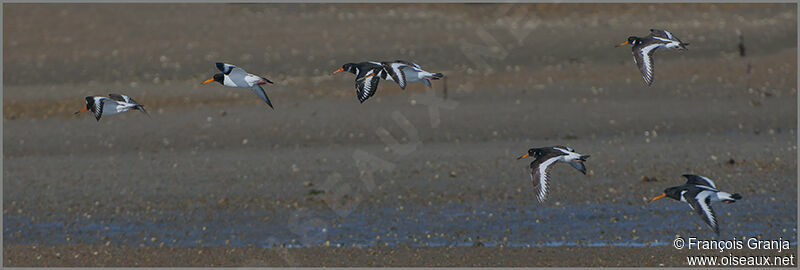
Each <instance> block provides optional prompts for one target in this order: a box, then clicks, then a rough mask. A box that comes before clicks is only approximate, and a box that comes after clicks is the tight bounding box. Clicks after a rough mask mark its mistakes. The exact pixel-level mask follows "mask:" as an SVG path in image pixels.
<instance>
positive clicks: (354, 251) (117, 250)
mask: <svg viewBox="0 0 800 270" xmlns="http://www.w3.org/2000/svg"><path fill="white" fill-rule="evenodd" d="M5 249H6V250H5V251H4V255H3V258H4V260H5V263H6V265H14V266H22V267H24V266H50V267H75V266H106V267H119V266H140V267H154V266H162V267H176V266H206V267H212V266H213V267H220V266H223V267H248V266H251V267H252V266H262V267H263V266H270V267H309V266H317V267H319V266H322V267H357V266H372V267H401V266H406V267H421V266H432V267H448V266H449V267H465V266H471V267H492V266H494V267H526V266H527V267H537V266H538V267H542V266H550V267H575V266H587V265H594V266H600V265H602V266H608V267H631V266H640V267H670V266H672V267H675V266H688V263H687V259H686V257H687V256H700V255H705V256H720V258H721V257H723V256H728V255H730V254H734V255H735V256H773V257H774V256H782V257H785V256H789V258H790V259H789V260H787V262H789V263H787V265H781V266H792V265H794V266H796V265H797V256H795V257H794V259H792V258H791V257H790V256H791V255H792V254H797V249H796V247H794V248H792V249H791V250H784V251H781V252H780V253H778V252H776V251H766V250H746V251H734V252H728V253H719V252H716V251H705V252H693V251H689V250H676V249H674V248H672V247H647V248H634V247H538V248H508V247H506V248H503V247H365V248H324V247H310V248H270V249H252V248H225V247H214V248H176V247H106V246H83V245H76V246H27V245H24V246H18V245H12V246H9V247H6V248H5Z"/></svg>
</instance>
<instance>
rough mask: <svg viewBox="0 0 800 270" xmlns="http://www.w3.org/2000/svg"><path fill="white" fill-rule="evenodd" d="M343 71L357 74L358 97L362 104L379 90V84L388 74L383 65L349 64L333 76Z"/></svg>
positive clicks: (373, 63) (376, 63) (367, 63)
mask: <svg viewBox="0 0 800 270" xmlns="http://www.w3.org/2000/svg"><path fill="white" fill-rule="evenodd" d="M342 71H347V72H350V73H353V74H356V97H358V101H359V102H361V103H364V101H365V100H367V99H368V98H369V97H371V96H372V95H374V94H375V91H376V90H378V82H380V79H381V77H385V73H386V71H385V70H384V69H383V66H382V65H381V63H378V62H361V63H347V64H344V65H342V68H340V69H338V70H336V71H334V72H333V74H336V73H339V72H342Z"/></svg>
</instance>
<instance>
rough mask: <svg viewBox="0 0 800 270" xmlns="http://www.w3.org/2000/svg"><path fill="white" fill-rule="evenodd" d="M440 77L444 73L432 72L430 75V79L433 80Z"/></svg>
mask: <svg viewBox="0 0 800 270" xmlns="http://www.w3.org/2000/svg"><path fill="white" fill-rule="evenodd" d="M442 77H444V74H442V73H433V74H432V75H431V79H434V80H438V79H441V78H442Z"/></svg>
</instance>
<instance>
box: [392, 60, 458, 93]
mask: <svg viewBox="0 0 800 270" xmlns="http://www.w3.org/2000/svg"><path fill="white" fill-rule="evenodd" d="M381 65H383V68H384V70H386V73H388V74H389V76H388V77H386V76H384V79H386V80H390V81H395V82H396V83H397V85H399V86H400V88H402V89H403V90H405V89H406V84H407V83H409V82H416V81H422V82H423V83H425V85H427V86H428V87H431V81H430V80H432V79H433V80H438V79H441V78H442V77H444V74H442V73H430V72H427V71H425V70H422V68H421V67H420V66H419V65H417V64H415V63H412V62H408V61H403V60H395V61H394V62H382V63H381Z"/></svg>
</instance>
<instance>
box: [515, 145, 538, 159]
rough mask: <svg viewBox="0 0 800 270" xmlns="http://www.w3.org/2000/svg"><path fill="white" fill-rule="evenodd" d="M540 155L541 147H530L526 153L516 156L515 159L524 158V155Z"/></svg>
mask: <svg viewBox="0 0 800 270" xmlns="http://www.w3.org/2000/svg"><path fill="white" fill-rule="evenodd" d="M541 155H542V149H541V148H531V149H528V153H526V154H524V155H522V156H521V157H518V158H517V159H523V158H526V157H533V158H539V156H541Z"/></svg>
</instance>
